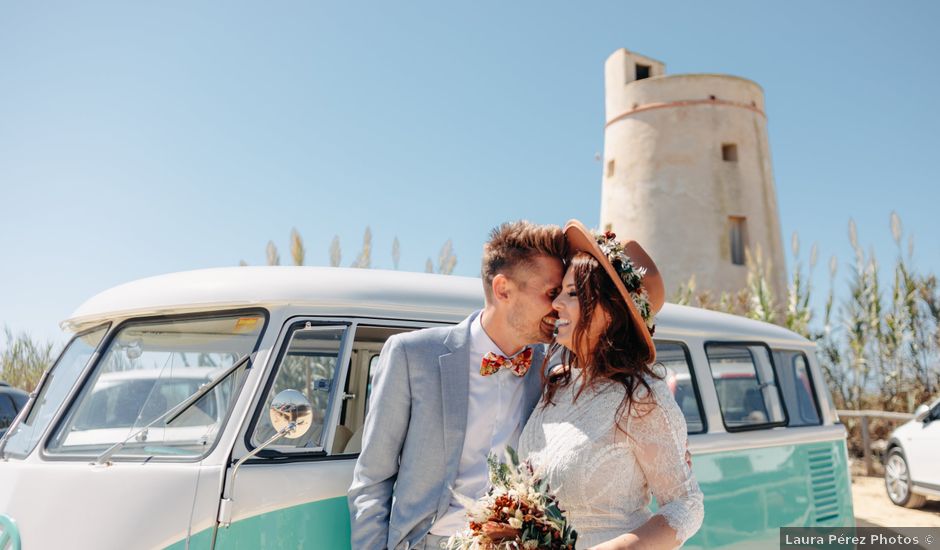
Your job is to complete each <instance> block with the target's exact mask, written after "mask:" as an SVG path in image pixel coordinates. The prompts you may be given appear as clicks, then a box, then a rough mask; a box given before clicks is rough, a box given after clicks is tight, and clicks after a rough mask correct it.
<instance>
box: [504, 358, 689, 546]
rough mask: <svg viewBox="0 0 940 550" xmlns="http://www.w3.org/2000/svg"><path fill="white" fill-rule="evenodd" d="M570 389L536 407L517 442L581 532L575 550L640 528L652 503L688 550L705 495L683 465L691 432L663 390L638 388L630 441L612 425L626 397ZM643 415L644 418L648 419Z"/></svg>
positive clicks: (612, 391) (660, 385) (617, 390)
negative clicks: (641, 404) (652, 498)
mask: <svg viewBox="0 0 940 550" xmlns="http://www.w3.org/2000/svg"><path fill="white" fill-rule="evenodd" d="M580 382H581V381H580V379H579V377H578V376H577V374H575V375H574V376H573V379H572V382H571V383H570V384H569V385H568V386H567V387H565V388H562V389H559V390H558V392H557V393H556V394H555V398H554V401H555V404H554V405H548V406H547V407H544V408H543V406H542V403H539V404H538V405H537V406H536V407H535V410H534V411H533V412H532V416H531V417H530V418H529V422H528V423H527V424H526V426H525V429H524V430H523V432H522V435H521V436H520V439H519V456H520V458H522V459H523V460H524V459H529V460H530V461H531V463H532V465H533V466H534V467H535V468H536V470H537V471H540V472H542V474H543V475H545V476H547V477H548V480H549V484H550V487H551V490H552V491H553V492H554V493H555V495H556V496H557V497H558V500H559V504H560V505H561V507H562V508H563V509H564V510H565V514H566V515H567V517H568V519H569V520H570V521H571V523H572V525H573V527H574V528H575V530H577V532H578V544H577V547H578V548H579V549H581V548H589V547H591V546H594V545H596V544H600V543H602V542H605V541H608V540H610V539H613V538H616V537H618V536H620V535H623V534H625V533H628V532H630V531H631V530H633V529H636V528H637V527H639V526H641V525H643V523H645V522H646V521H647V520H648V519H649V518H650V517H651V516H652V513H651V512H650V510H649V504H650V495H651V494H652V495H654V496H655V497H656V501H657V502H658V503H659V511H658V512H657V514H661V515H662V516H664V517H665V519H666V520H667V521H668V523H669V525H670V526H671V527H672V528H673V529H675V530H676V533H677V535H678V538H679V540H680V541H682V542H683V543H684V542H685V541H686V539H688V538H689V537H691V536H692V535H693V534H695V532H696V531H698V528H699V527H700V526H701V524H702V518H703V517H704V507H703V505H702V492H701V490H699V487H698V483H697V482H696V481H695V478H694V477H693V476H692V472H691V470H690V468H689V467H688V465H687V464H686V461H685V451H686V440H687V435H686V425H685V418H684V417H683V416H682V411H681V410H680V409H679V407H678V405H676V402H675V399H674V398H673V397H672V394H671V393H670V392H669V388H668V387H667V386H666V384H665V382H663V381H661V380H656V379H647V383H649V384H650V387H651V388H652V399H653V400H655V405H654V404H653V403H652V402H651V400H650V399H649V397H650V396H649V394H648V393H647V392H646V391H645V389H644V388H643V387H642V386H641V387H640V388H639V390H638V395H637V399H638V401H643V402H646V403H648V405H647V406H646V407H644V410H642V411H639V412H634V413H633V414H631V415H630V416H629V418H627V419H625V429H626V432H627V434H624V433H623V431H620V430H619V429H617V427H616V426H615V425H614V415H615V414H616V412H617V409H618V407H619V406H620V402H621V399H622V398H623V394H624V390H623V386H622V385H620V384H612V383H605V384H604V385H603V386H600V387H598V388H597V389H596V390H590V389H588V390H585V391H584V392H582V393H581V396H580V397H579V398H578V400H577V401H576V402H573V397H574V395H575V393H576V391H577V388H578V387H579V386H580ZM644 413H645V414H644Z"/></svg>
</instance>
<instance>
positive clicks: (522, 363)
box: [480, 348, 532, 376]
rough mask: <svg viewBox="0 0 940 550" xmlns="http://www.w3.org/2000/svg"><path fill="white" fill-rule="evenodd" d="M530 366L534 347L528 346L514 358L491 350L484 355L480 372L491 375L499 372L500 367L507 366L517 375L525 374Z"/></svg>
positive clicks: (506, 367)
mask: <svg viewBox="0 0 940 550" xmlns="http://www.w3.org/2000/svg"><path fill="white" fill-rule="evenodd" d="M530 366H532V348H526V349H525V350H524V351H522V352H521V353H517V354H516V355H515V356H514V357H513V358H512V359H509V358H508V357H503V356H502V355H500V354H498V353H494V352H492V351H491V352H489V353H487V354H486V355H484V356H483V364H482V365H481V366H480V374H481V375H483V376H489V375H491V374H495V373H496V372H498V371H499V369H501V368H505V369H509V370H511V371H512V372H513V374H515V375H516V376H525V373H526V372H528V370H529V367H530Z"/></svg>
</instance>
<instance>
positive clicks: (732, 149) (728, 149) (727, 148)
mask: <svg viewBox="0 0 940 550" xmlns="http://www.w3.org/2000/svg"><path fill="white" fill-rule="evenodd" d="M721 160H723V161H726V162H738V146H737V145H735V144H734V143H722V144H721Z"/></svg>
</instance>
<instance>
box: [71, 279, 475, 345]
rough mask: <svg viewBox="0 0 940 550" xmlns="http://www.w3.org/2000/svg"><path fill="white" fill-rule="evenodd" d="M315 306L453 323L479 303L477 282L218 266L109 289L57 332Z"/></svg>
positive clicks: (350, 313) (350, 311)
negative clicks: (176, 316) (177, 316)
mask: <svg viewBox="0 0 940 550" xmlns="http://www.w3.org/2000/svg"><path fill="white" fill-rule="evenodd" d="M286 305H295V306H304V305H309V306H316V307H317V308H318V309H321V310H323V311H324V312H329V311H334V310H335V311H337V312H341V313H340V314H343V315H348V316H355V315H364V314H367V315H379V316H387V315H391V316H393V317H395V318H415V319H425V320H440V321H456V320H460V319H462V318H463V317H465V316H466V315H467V314H468V312H471V311H474V310H476V309H479V308H481V307H482V305H483V288H482V286H481V283H480V280H479V279H474V278H471V277H457V276H453V275H446V276H445V275H434V274H429V273H410V272H403V271H386V270H379V269H354V268H338V267H295V266H263V267H253V266H245V267H221V268H214V269H200V270H195V271H183V272H179V273H169V274H167V275H158V276H156V277H148V278H146V279H139V280H136V281H132V282H129V283H125V284H122V285H118V286H116V287H113V288H110V289H108V290H105V291H104V292H101V293H99V294H97V295H96V296H94V297H92V298H91V299H89V300H88V301H86V302H85V303H84V304H82V305H81V306H79V307H78V309H76V310H75V312H74V313H73V314H72V316H71V317H70V318H69V319H68V320H66V321H63V322H62V327H63V328H66V329H69V330H76V329H78V328H80V327H83V326H87V325H89V324H90V323H94V322H98V321H100V320H103V319H107V318H113V317H124V316H127V315H166V314H173V313H185V312H192V311H206V310H213V309H231V308H237V307H278V306H286Z"/></svg>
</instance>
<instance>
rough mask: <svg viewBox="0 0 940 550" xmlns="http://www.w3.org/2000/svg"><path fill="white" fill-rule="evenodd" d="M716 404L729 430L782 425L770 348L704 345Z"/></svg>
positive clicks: (781, 410) (784, 421) (782, 420)
mask: <svg viewBox="0 0 940 550" xmlns="http://www.w3.org/2000/svg"><path fill="white" fill-rule="evenodd" d="M705 353H706V355H707V356H708V365H709V367H710V368H711V371H712V380H714V383H715V391H716V392H717V393H718V405H719V408H720V409H721V416H722V418H723V419H724V422H725V428H726V429H728V430H729V431H735V430H741V429H753V428H768V427H773V426H783V425H785V424H786V421H787V418H786V413H785V411H784V409H783V405H782V400H781V397H780V390H779V388H778V387H777V379H776V376H775V373H774V369H773V362H772V360H771V356H770V350H769V349H768V348H767V347H766V346H765V345H762V344H737V343H734V344H730V343H729V344H725V343H721V344H706V346H705Z"/></svg>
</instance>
